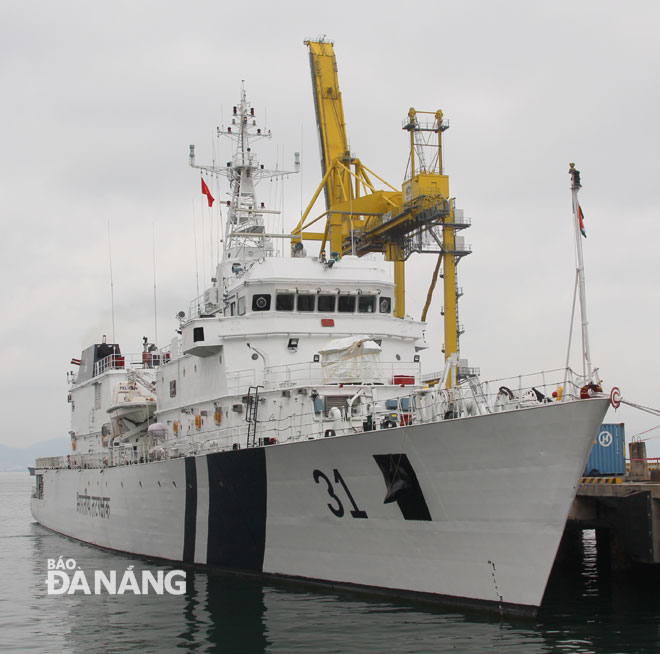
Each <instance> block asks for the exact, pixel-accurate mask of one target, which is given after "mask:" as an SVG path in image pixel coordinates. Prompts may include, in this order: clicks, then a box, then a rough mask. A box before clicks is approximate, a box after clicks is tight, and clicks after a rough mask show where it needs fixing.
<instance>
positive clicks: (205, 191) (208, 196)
mask: <svg viewBox="0 0 660 654" xmlns="http://www.w3.org/2000/svg"><path fill="white" fill-rule="evenodd" d="M202 193H203V194H204V195H205V196H206V199H207V200H208V201H209V207H212V206H213V203H214V202H215V198H214V197H213V196H212V195H211V191H209V187H208V186H207V185H206V182H205V181H204V180H203V179H202Z"/></svg>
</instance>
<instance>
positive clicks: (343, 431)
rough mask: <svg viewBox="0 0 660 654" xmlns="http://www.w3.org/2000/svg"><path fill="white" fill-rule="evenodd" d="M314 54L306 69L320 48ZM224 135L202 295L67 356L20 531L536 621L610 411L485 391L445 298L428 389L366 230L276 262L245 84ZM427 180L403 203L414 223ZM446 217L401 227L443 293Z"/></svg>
mask: <svg viewBox="0 0 660 654" xmlns="http://www.w3.org/2000/svg"><path fill="white" fill-rule="evenodd" d="M309 45H310V50H311V52H312V64H313V66H316V71H317V73H319V70H320V68H319V66H321V65H325V64H326V63H328V62H326V61H325V60H322V59H319V58H320V57H323V56H325V57H327V56H329V55H328V53H329V52H330V54H332V52H331V50H330V51H329V50H328V48H329V45H328V44H326V43H323V42H314V43H310V44H309ZM315 57H316V59H315ZM319 61H320V64H319ZM332 61H334V55H332ZM313 70H314V68H313ZM319 74H320V73H319ZM316 81H317V83H318V79H317V80H316ZM321 87H322V85H319V86H318V88H321ZM326 88H327V87H326ZM324 95H327V93H325V91H324V92H322V93H319V94H318V95H317V96H315V97H316V99H317V115H319V116H322V115H323V111H324V108H323V107H322V106H321V105H322V104H323V102H324V101H325V100H324ZM331 96H332V94H330V96H329V97H331ZM336 99H337V97H336V94H335V97H334V100H335V101H336ZM326 109H327V108H326ZM409 119H410V124H411V125H415V124H416V125H419V123H416V122H415V121H416V120H417V119H416V117H415V115H414V114H409ZM435 120H436V123H435V125H436V128H435V132H434V134H438V135H439V134H440V133H441V132H442V123H441V115H440V116H439V117H438V115H437V114H436V116H435ZM231 121H232V122H231V125H228V126H226V127H223V128H222V129H220V128H219V132H220V133H221V135H223V136H227V137H229V138H231V139H234V142H235V149H234V155H233V159H232V161H231V162H229V163H228V164H227V166H226V167H217V166H209V167H199V168H202V171H203V172H206V173H213V174H224V175H226V176H227V177H228V179H229V181H230V185H231V201H230V203H229V206H228V208H227V224H226V232H225V244H224V252H223V256H222V260H221V262H220V263H219V265H218V268H217V272H216V275H215V277H214V278H213V282H212V285H211V286H210V287H209V288H208V289H207V290H206V291H205V292H204V294H203V296H202V297H201V298H198V299H196V300H195V301H194V302H193V304H192V307H191V310H190V311H189V312H188V314H187V315H185V314H183V312H181V314H179V320H180V325H179V330H178V331H179V334H178V335H177V337H176V338H175V339H174V340H173V341H172V343H171V346H169V347H168V348H166V349H163V350H160V349H157V348H156V347H155V346H154V345H151V344H149V343H148V342H147V339H145V342H144V344H143V348H142V349H143V351H142V352H140V353H139V354H138V355H137V356H128V355H124V354H122V353H121V351H120V348H119V346H118V345H117V344H110V343H105V342H103V343H99V344H96V345H93V346H92V347H90V348H88V349H87V350H85V351H84V352H83V354H82V357H81V359H80V360H79V361H76V362H77V363H79V365H80V367H79V370H78V372H77V373H76V374H74V375H72V378H71V389H70V396H69V401H70V403H71V411H72V426H71V438H72V451H71V452H70V453H69V454H68V455H66V456H62V457H55V458H46V459H38V460H37V462H36V470H35V474H36V488H35V491H34V493H33V497H32V513H33V516H34V518H35V519H36V520H37V521H38V522H39V523H40V524H42V525H43V526H45V527H47V528H49V529H52V530H54V531H56V532H59V533H61V534H64V535H66V536H70V537H73V538H76V539H79V540H81V541H84V542H87V543H92V544H94V545H98V546H102V547H105V548H110V549H113V550H117V551H121V552H129V553H132V554H138V555H147V556H150V557H160V558H162V559H167V560H171V561H183V562H187V563H191V564H192V563H194V564H199V565H208V566H218V567H222V568H232V569H238V570H245V571H250V572H258V573H264V574H268V575H276V576H284V577H295V578H302V579H307V580H315V581H320V582H324V583H330V584H333V585H334V584H346V585H350V586H353V587H355V588H361V589H362V588H368V589H371V590H373V591H377V592H387V593H402V594H407V593H414V594H424V595H427V596H429V597H431V598H436V599H438V600H447V601H452V602H455V603H457V604H460V605H475V604H477V605H483V606H486V607H490V608H493V609H495V610H497V611H500V612H510V613H515V612H518V613H525V614H534V613H535V611H536V610H537V608H538V607H539V605H540V604H541V600H542V597H543V593H544V590H545V586H546V582H547V579H548V576H549V573H550V570H551V568H552V565H553V562H554V558H555V554H556V551H557V548H558V545H559V541H560V539H561V536H562V533H563V529H564V525H565V521H566V517H567V514H568V511H569V508H570V506H571V502H572V500H573V498H574V496H575V493H576V489H577V485H578V483H579V479H580V475H581V472H582V470H583V468H584V464H585V461H586V459H587V456H588V454H589V451H590V449H591V446H592V443H593V440H594V436H595V434H596V433H597V430H598V427H599V425H600V424H601V422H602V419H603V416H604V414H605V411H606V410H607V407H608V404H609V399H608V397H607V396H605V395H604V394H603V393H601V392H600V388H599V387H598V386H596V384H594V383H593V382H594V381H597V380H595V378H594V377H593V375H581V376H577V375H575V374H573V373H572V372H571V371H570V370H563V369H562V370H558V371H554V372H553V373H542V374H540V375H539V376H536V377H534V376H528V377H523V376H521V377H517V378H516V379H515V380H514V381H513V382H505V381H503V380H500V381H496V382H490V383H488V382H482V381H480V380H479V379H478V377H477V376H476V375H475V374H474V371H473V370H470V369H469V368H467V367H466V366H465V364H464V362H462V360H461V359H459V357H458V345H457V339H458V336H457V334H458V333H460V330H458V329H457V326H456V323H457V317H456V313H455V295H454V296H453V297H454V304H453V305H452V306H450V307H448V308H447V307H446V311H449V312H450V313H451V311H453V312H454V313H453V315H452V316H451V317H450V320H449V328H448V329H449V333H450V335H451V330H452V328H453V330H454V337H455V338H456V344H455V345H454V347H453V348H452V347H451V342H449V343H448V339H447V333H448V332H447V328H446V333H445V348H446V350H447V349H449V351H447V352H446V354H447V357H446V360H444V361H442V362H440V363H439V365H438V366H437V368H436V369H440V370H442V372H441V373H438V374H435V375H430V376H428V378H425V377H424V376H423V375H422V373H421V365H422V361H421V358H422V356H423V352H424V350H426V349H427V342H426V339H425V327H426V323H425V322H422V321H418V320H413V319H411V318H408V317H403V316H404V314H403V312H402V308H403V307H402V301H403V300H402V293H401V289H400V282H401V279H400V277H398V276H397V274H395V278H394V281H392V278H391V273H390V266H391V265H392V264H390V263H389V262H386V261H381V260H378V259H377V257H376V256H373V257H371V258H369V257H362V256H357V254H362V252H357V250H356V246H355V242H356V241H357V242H359V243H361V244H362V246H364V247H366V246H365V243H367V240H366V239H365V234H366V233H367V231H368V230H366V229H363V230H362V236H361V240H360V239H358V238H357V237H358V236H360V234H359V232H358V230H357V229H356V228H355V225H354V224H353V223H351V226H350V236H351V239H352V238H353V237H354V236H355V238H356V241H353V242H352V243H351V242H349V241H350V240H351V239H349V240H348V241H347V240H346V239H344V240H345V242H344V243H342V241H341V238H338V237H337V234H338V233H339V231H338V230H339V228H338V227H337V226H336V225H335V226H334V227H333V224H332V220H329V221H328V225H329V227H328V228H327V229H326V233H325V240H323V245H322V247H323V248H324V247H325V241H326V240H327V242H328V245H330V248H329V249H328V250H327V251H326V250H321V251H319V255H318V256H308V255H307V253H306V250H305V247H304V245H303V239H301V238H300V235H301V233H302V232H303V229H304V227H305V226H304V225H303V221H301V223H300V224H299V228H298V229H297V231H296V230H294V233H293V235H291V234H290V235H289V237H293V238H292V245H293V247H292V256H291V257H281V256H276V254H277V249H276V248H275V247H274V245H273V240H274V238H275V237H277V236H279V235H277V234H272V233H269V232H268V231H267V229H266V222H265V220H264V216H265V215H266V216H267V215H268V211H267V210H266V208H265V207H264V205H263V204H261V203H259V202H258V201H257V197H256V195H255V186H256V184H257V182H258V181H259V180H260V179H262V178H264V177H268V176H269V175H281V174H282V171H268V170H266V169H264V168H263V167H262V166H261V165H260V164H259V162H258V160H257V157H256V153H255V152H254V151H253V150H252V147H251V142H253V141H254V140H255V139H258V138H261V137H263V136H266V135H267V134H265V133H264V132H262V130H261V128H260V127H258V126H257V119H256V117H255V114H254V109H253V107H251V106H250V104H249V103H248V101H247V99H246V95H245V92H244V91H242V93H241V99H240V102H239V103H238V104H237V106H236V107H235V108H234V110H233V116H232V118H231ZM437 121H440V122H437ZM339 123H341V124H343V117H340V120H339ZM420 129H421V128H420ZM410 131H411V143H412V145H411V148H412V150H413V154H414V151H415V150H414V149H415V147H416V145H415V143H414V142H413V138H414V137H415V136H416V135H415V133H414V132H415V129H411V130H410ZM322 137H323V132H322ZM322 143H323V146H324V152H325V156H326V157H327V156H328V149H329V147H330V145H328V144H329V143H330V141H323V138H322ZM418 151H419V148H418ZM190 158H191V164H193V165H195V157H194V150H193V149H192V148H191V157H190ZM417 161H419V159H418V160H417ZM327 162H328V159H326V164H325V165H324V173H325V178H324V179H325V181H324V184H326V182H327V184H326V186H325V188H326V199H327V200H328V202H329V203H330V204H331V205H332V206H335V207H336V206H339V205H338V204H337V202H336V198H335V199H333V198H332V197H331V196H332V193H333V192H334V191H333V190H332V189H329V184H330V182H329V181H328V180H330V179H331V177H332V175H331V173H332V170H333V169H332V167H331V166H330V165H327ZM353 163H355V162H353ZM195 167H198V166H195ZM418 170H419V169H418ZM335 172H336V171H335ZM415 175H417V177H416V176H415ZM423 175H427V176H430V175H431V173H430V172H429V169H426V170H421V173H420V172H417V173H415V171H412V175H411V178H410V180H409V182H408V187H406V185H405V184H404V191H403V193H402V194H401V193H400V194H399V195H400V196H402V199H401V202H402V203H403V204H401V207H403V208H404V210H406V211H408V215H410V216H412V217H413V219H415V220H417V223H418V224H419V222H420V215H419V212H418V211H417V209H419V208H420V206H421V205H420V203H419V198H420V197H421V195H416V193H417V191H416V190H415V184H416V183H418V182H419V184H421V185H423V182H424V181H425V180H424V179H422V180H421V181H420V177H422V176H423ZM436 176H438V175H436ZM439 176H440V177H442V178H443V179H445V180H446V177H444V176H443V175H442V168H441V162H440V169H439ZM426 181H428V180H426ZM436 181H437V180H436ZM339 186H341V184H340V185H339ZM356 186H357V184H356ZM206 188H207V189H208V187H206ZM406 188H408V189H410V192H408V190H406ZM335 190H336V189H335ZM344 192H345V188H344ZM209 195H210V190H209ZM406 196H408V197H406ZM391 199H392V198H391V197H390V200H391ZM395 200H396V198H395ZM351 201H354V202H355V203H356V205H359V203H360V202H361V201H362V200H361V199H360V198H358V197H355V198H352V200H351ZM379 201H380V200H379ZM333 203H334V204H333ZM406 203H407V204H406ZM415 203H417V204H415ZM413 205H414V206H413ZM360 206H361V209H360V210H361V211H363V212H364V214H363V217H362V219H361V220H362V222H360V224H361V225H363V226H364V224H366V223H368V221H369V220H370V218H368V217H365V216H367V214H369V213H373V212H368V211H367V210H366V209H365V208H364V207H365V205H360ZM440 206H441V209H444V210H443V211H440V212H439V214H438V215H436V218H435V219H434V221H435V222H434V221H430V222H429V223H428V224H427V225H426V226H425V228H424V230H420V229H419V227H416V228H415V229H417V232H415V231H414V229H413V230H412V231H411V232H410V233H412V237H414V238H416V239H417V242H418V243H422V244H423V243H426V240H428V238H427V237H429V236H430V240H435V241H438V242H439V243H441V244H443V245H444V247H443V248H440V251H441V252H443V253H444V265H445V266H446V267H445V276H444V280H445V287H446V288H447V278H448V277H449V278H450V286H451V287H450V289H449V290H450V291H451V290H453V291H454V293H455V290H456V289H455V263H456V261H457V260H458V258H459V256H460V255H459V253H458V248H457V246H456V241H457V238H458V237H456V236H455V232H456V230H457V229H460V228H462V227H464V226H465V222H464V221H461V220H460V217H459V213H458V210H456V209H455V208H454V206H453V202H449V201H447V198H443V202H442V203H441V205H440ZM415 207H417V208H415ZM428 209H429V205H428V204H424V206H423V207H422V210H428ZM338 213H340V211H339V210H338ZM425 215H429V214H428V213H427V214H425ZM381 219H382V220H381V225H386V224H387V223H390V224H395V223H397V221H399V223H400V222H401V219H400V218H399V217H397V213H396V211H392V212H390V215H389V216H384V217H383V216H382V215H381ZM438 225H439V230H438V232H434V231H433V230H434V227H435V226H438ZM344 227H345V226H344ZM333 229H335V232H334V233H333ZM422 231H423V232H424V234H422V235H421V236H420V234H421V232H422ZM382 233H384V232H381V236H382ZM439 233H440V235H439ZM296 236H297V237H298V238H296ZM340 236H341V235H340ZM383 238H384V237H382V238H381V240H383ZM425 239H426V240H425ZM385 240H386V239H385ZM448 243H451V244H454V247H450V248H448V247H447V244H448ZM386 245H387V244H386ZM423 249H424V248H423V247H422V250H423ZM351 252H357V254H351ZM390 258H391V257H390ZM394 260H395V264H394V265H395V268H396V266H397V263H396V262H397V259H396V257H394ZM398 274H400V269H399V273H398ZM450 295H451V294H450ZM445 303H447V297H446V298H445ZM452 323H453V327H452ZM450 340H451V339H450ZM104 341H105V339H104ZM553 393H554V397H553ZM581 397H582V398H583V399H581Z"/></svg>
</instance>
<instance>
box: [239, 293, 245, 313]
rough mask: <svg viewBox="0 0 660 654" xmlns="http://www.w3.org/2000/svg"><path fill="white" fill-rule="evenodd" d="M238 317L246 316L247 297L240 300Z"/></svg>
mask: <svg viewBox="0 0 660 654" xmlns="http://www.w3.org/2000/svg"><path fill="white" fill-rule="evenodd" d="M238 315H239V316H244V315H245V296H243V297H239V298H238Z"/></svg>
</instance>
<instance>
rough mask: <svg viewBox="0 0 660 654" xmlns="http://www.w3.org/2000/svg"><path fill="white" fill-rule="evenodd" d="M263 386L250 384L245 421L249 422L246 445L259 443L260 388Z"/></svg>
mask: <svg viewBox="0 0 660 654" xmlns="http://www.w3.org/2000/svg"><path fill="white" fill-rule="evenodd" d="M260 388H263V386H250V387H249V388H248V394H247V406H246V408H245V422H247V424H248V429H247V444H246V447H255V446H256V444H257V411H258V410H259V389H260Z"/></svg>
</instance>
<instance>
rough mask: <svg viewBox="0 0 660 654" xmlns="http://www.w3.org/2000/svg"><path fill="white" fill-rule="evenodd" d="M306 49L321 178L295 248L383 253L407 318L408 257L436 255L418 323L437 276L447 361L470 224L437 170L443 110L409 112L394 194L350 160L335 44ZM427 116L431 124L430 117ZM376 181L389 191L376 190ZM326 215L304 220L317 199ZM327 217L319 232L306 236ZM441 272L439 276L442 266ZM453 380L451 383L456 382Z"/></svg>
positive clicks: (455, 347) (455, 345) (453, 343)
mask: <svg viewBox="0 0 660 654" xmlns="http://www.w3.org/2000/svg"><path fill="white" fill-rule="evenodd" d="M305 43H306V45H307V47H308V49H309V57H310V66H311V72H312V84H313V89H314V106H315V110H316V120H317V126H318V130H319V137H320V143H321V167H322V171H323V179H322V180H321V183H320V184H319V187H318V189H317V190H316V193H315V194H314V196H313V198H312V200H311V202H310V204H309V205H308V207H307V209H306V210H305V211H304V212H303V215H302V216H301V219H300V221H299V223H298V226H297V227H296V228H295V229H294V230H293V234H294V235H297V236H298V238H294V239H292V248H295V246H296V243H299V242H300V241H301V240H302V239H307V240H320V241H321V252H325V248H326V244H329V245H330V255H331V256H337V257H340V256H342V255H344V254H355V255H357V256H362V255H364V254H367V253H369V252H381V253H383V254H384V255H385V259H386V260H387V261H392V262H393V263H394V283H395V309H394V315H395V316H397V317H399V318H403V317H404V315H405V261H406V259H407V258H408V257H409V256H410V254H412V253H413V252H433V253H436V254H437V255H438V262H437V265H436V269H435V272H434V275H433V279H432V282H431V287H430V288H429V293H428V296H427V301H426V305H425V307H424V311H423V314H422V319H423V320H425V319H426V315H427V312H428V308H429V305H430V302H431V297H432V294H433V288H434V287H435V283H436V281H437V277H438V275H440V274H442V277H443V290H444V301H445V302H444V308H443V312H444V324H445V330H444V331H445V333H444V337H445V348H444V351H445V357H446V358H449V357H450V356H451V355H452V354H456V355H457V354H458V352H459V342H458V341H459V337H460V334H461V333H462V329H461V327H460V325H459V322H458V309H457V300H458V297H459V295H460V291H459V289H458V288H457V283H456V264H457V263H458V261H459V260H460V259H461V257H462V256H464V255H466V254H469V252H470V249H469V247H466V246H465V245H464V243H463V239H462V237H457V235H456V232H457V231H458V230H461V229H464V228H465V227H468V226H469V222H468V221H466V220H465V219H464V218H463V217H462V212H460V211H459V210H457V209H456V208H455V203H454V199H453V198H451V197H450V195H449V178H448V177H447V176H446V175H444V174H443V168H442V133H443V132H444V131H445V130H446V129H447V127H448V125H447V124H446V123H445V122H444V121H443V114H442V112H441V111H435V112H425V111H416V110H415V109H410V110H409V112H408V115H407V117H406V120H405V121H404V124H403V129H404V130H407V131H408V132H409V134H410V158H409V165H408V170H407V173H406V178H405V180H404V182H403V185H402V188H401V190H400V191H399V190H398V189H396V188H395V187H394V186H392V185H391V184H389V183H387V182H386V181H385V180H383V179H382V178H381V177H379V176H378V175H377V174H376V173H374V172H373V171H372V170H370V169H369V168H367V167H366V166H365V165H364V164H362V162H361V161H360V160H359V159H358V158H357V157H354V156H353V155H352V154H351V152H350V148H349V144H348V139H347V135H346V123H345V120H344V108H343V103H342V99H341V92H340V91H339V80H338V76H337V61H336V58H335V53H334V46H333V44H332V42H330V41H325V40H318V41H306V42H305ZM427 117H430V118H427ZM373 180H377V181H378V182H380V183H381V184H383V185H384V186H385V187H386V188H384V189H383V188H381V189H378V188H376V186H375V182H374V181H373ZM322 190H323V191H324V192H325V201H326V210H325V212H323V213H322V214H321V215H320V216H318V217H316V218H314V219H312V220H308V218H309V216H310V214H311V211H312V209H313V207H314V205H315V203H316V201H317V199H318V197H319V195H320V193H321V191H322ZM322 218H325V229H324V231H323V232H316V233H313V232H309V231H303V230H307V229H308V228H309V227H310V226H311V225H312V224H314V223H316V222H317V221H319V220H321V219H322ZM441 266H442V273H440V268H441ZM455 382H456V380H455V379H450V380H449V382H448V384H450V385H451V384H453V383H455Z"/></svg>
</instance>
